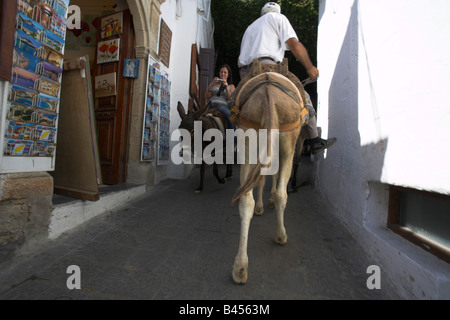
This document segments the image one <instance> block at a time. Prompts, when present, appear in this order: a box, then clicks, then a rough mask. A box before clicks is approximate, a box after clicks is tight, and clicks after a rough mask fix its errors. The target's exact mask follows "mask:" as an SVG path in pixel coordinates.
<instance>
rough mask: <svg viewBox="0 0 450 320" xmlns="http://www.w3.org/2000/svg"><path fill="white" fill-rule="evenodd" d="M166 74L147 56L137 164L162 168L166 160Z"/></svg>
mask: <svg viewBox="0 0 450 320" xmlns="http://www.w3.org/2000/svg"><path fill="white" fill-rule="evenodd" d="M170 88H171V82H170V81H169V75H168V74H167V73H166V72H165V71H164V69H163V68H162V67H161V65H160V64H159V63H157V62H156V61H155V60H153V59H152V58H151V57H150V56H149V59H148V67H147V86H146V96H145V109H144V112H145V113H144V123H143V133H142V152H141V161H154V160H156V163H157V164H158V165H165V164H168V163H169V160H170Z"/></svg>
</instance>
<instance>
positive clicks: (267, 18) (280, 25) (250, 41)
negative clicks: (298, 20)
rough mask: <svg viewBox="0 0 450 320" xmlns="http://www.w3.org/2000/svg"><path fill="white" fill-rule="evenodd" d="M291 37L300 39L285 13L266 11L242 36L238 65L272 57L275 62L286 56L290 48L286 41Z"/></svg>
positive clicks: (241, 65)
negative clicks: (285, 53)
mask: <svg viewBox="0 0 450 320" xmlns="http://www.w3.org/2000/svg"><path fill="white" fill-rule="evenodd" d="M290 38H295V39H297V40H298V37H297V34H296V33H295V30H294V28H292V26H291V23H290V22H289V20H288V19H287V18H286V16H284V15H283V14H279V13H272V12H271V13H266V14H265V15H263V16H261V17H260V18H259V19H257V20H255V21H254V22H253V23H252V24H251V25H250V26H249V27H248V28H247V30H246V31H245V33H244V36H243V37H242V43H241V52H240V55H239V60H238V66H239V67H243V66H246V65H249V64H250V63H252V62H253V59H257V58H262V57H270V58H272V59H274V60H275V62H280V61H282V60H283V58H284V52H285V51H286V50H289V47H288V45H287V43H286V41H287V40H289V39H290Z"/></svg>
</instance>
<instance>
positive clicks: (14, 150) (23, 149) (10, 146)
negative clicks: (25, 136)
mask: <svg viewBox="0 0 450 320" xmlns="http://www.w3.org/2000/svg"><path fill="white" fill-rule="evenodd" d="M5 146H6V148H5V155H7V156H19V157H24V156H30V155H31V149H32V147H33V141H31V140H15V139H8V140H6V141H5Z"/></svg>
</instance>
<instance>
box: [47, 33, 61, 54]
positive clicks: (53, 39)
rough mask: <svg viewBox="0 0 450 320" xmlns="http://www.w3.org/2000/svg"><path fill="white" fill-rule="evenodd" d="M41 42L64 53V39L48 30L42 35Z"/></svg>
mask: <svg viewBox="0 0 450 320" xmlns="http://www.w3.org/2000/svg"><path fill="white" fill-rule="evenodd" d="M42 44H44V45H46V46H48V47H49V48H51V49H53V50H55V51H56V52H59V53H61V54H64V44H65V41H64V40H63V39H61V38H60V37H58V36H57V35H55V34H54V33H53V32H51V31H50V30H45V32H44V35H43V37H42Z"/></svg>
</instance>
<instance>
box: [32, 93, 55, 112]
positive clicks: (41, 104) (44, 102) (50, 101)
mask: <svg viewBox="0 0 450 320" xmlns="http://www.w3.org/2000/svg"><path fill="white" fill-rule="evenodd" d="M36 107H38V108H42V109H45V110H48V111H54V112H57V111H58V107H59V99H58V98H57V97H54V96H50V95H48V94H45V93H39V96H38V99H37V103H36Z"/></svg>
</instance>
